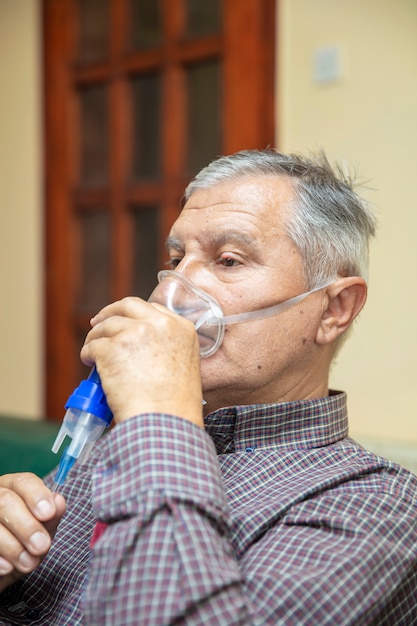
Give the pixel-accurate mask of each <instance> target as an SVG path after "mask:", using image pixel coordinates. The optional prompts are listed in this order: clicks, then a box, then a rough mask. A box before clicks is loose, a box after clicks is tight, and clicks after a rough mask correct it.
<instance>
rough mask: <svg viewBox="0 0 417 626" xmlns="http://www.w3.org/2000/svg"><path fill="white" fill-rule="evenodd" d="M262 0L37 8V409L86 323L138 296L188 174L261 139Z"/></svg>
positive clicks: (267, 117)
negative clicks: (42, 315) (41, 125)
mask: <svg viewBox="0 0 417 626" xmlns="http://www.w3.org/2000/svg"><path fill="white" fill-rule="evenodd" d="M275 5H276V0H160V1H158V0H44V4H43V25H44V85H45V90H44V94H45V173H46V194H45V196H46V213H45V230H46V358H45V366H46V413H47V415H48V416H49V417H53V418H56V419H61V418H62V414H63V404H64V402H65V400H66V398H67V397H68V395H69V393H70V392H71V391H72V389H73V387H74V386H75V385H76V384H77V383H78V381H79V379H80V378H82V377H85V375H86V373H87V371H86V369H85V367H84V366H83V365H82V364H81V362H80V360H79V350H80V347H81V345H82V343H83V340H84V337H85V334H86V332H87V331H88V328H89V319H90V318H91V316H92V315H93V314H94V313H95V312H97V310H99V309H100V308H101V307H102V306H103V305H104V304H106V303H108V302H110V301H112V300H115V299H118V298H121V297H123V296H125V295H128V294H137V295H139V296H141V297H144V298H147V296H148V295H149V293H150V291H151V290H152V288H153V286H154V284H155V280H156V278H155V276H156V272H157V270H158V269H160V268H161V267H163V266H164V262H165V251H164V240H165V238H166V236H167V233H168V231H169V228H170V225H171V224H172V222H173V220H174V219H175V217H176V215H177V214H178V211H179V203H180V199H181V196H182V193H183V189H184V187H185V185H186V183H187V182H188V180H189V179H190V177H192V175H193V174H195V173H196V172H197V171H198V170H199V169H200V167H202V166H203V165H205V164H207V163H208V162H209V161H210V160H212V159H213V158H214V157H215V156H217V155H219V154H226V153H231V152H234V151H236V150H239V149H243V148H262V147H265V146H267V145H273V144H274V61H273V60H274V49H275V45H274V32H275V19H274V16H275Z"/></svg>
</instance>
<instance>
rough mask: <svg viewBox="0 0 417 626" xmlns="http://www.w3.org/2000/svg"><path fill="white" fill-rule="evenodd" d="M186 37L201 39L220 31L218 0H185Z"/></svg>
mask: <svg viewBox="0 0 417 626" xmlns="http://www.w3.org/2000/svg"><path fill="white" fill-rule="evenodd" d="M185 4H186V12H187V35H188V36H189V37H201V36H202V35H211V34H213V33H218V32H219V31H220V30H221V13H220V0H186V3H185Z"/></svg>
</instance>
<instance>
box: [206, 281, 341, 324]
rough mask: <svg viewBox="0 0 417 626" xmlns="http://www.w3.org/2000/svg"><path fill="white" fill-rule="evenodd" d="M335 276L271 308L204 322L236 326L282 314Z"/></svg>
mask: <svg viewBox="0 0 417 626" xmlns="http://www.w3.org/2000/svg"><path fill="white" fill-rule="evenodd" d="M336 279H337V276H332V277H331V278H329V279H328V280H326V281H325V282H324V283H322V284H321V285H319V286H318V287H315V288H314V289H312V290H311V291H306V293H302V294H300V295H299V296H295V297H294V298H290V299H289V300H285V301H284V302H280V303H279V304H273V305H272V306H269V307H266V308H265V309H258V310H257V311H247V312H246V313H237V314H236V315H226V316H224V317H215V316H213V315H212V316H208V317H209V319H207V320H205V321H206V322H207V324H208V325H209V326H217V325H223V324H237V323H239V322H248V321H249V320H259V319H262V318H265V317H271V316H272V315H276V314H277V313H282V312H283V311H286V310H287V309H289V308H291V307H292V306H294V305H295V304H297V303H298V302H301V300H304V298H307V296H309V295H310V294H312V293H315V292H316V291H320V289H324V287H328V286H329V285H331V284H332V283H333V282H334V281H335V280H336Z"/></svg>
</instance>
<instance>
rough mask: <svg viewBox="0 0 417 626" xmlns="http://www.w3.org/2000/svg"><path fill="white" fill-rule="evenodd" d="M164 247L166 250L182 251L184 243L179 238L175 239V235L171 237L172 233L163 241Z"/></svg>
mask: <svg viewBox="0 0 417 626" xmlns="http://www.w3.org/2000/svg"><path fill="white" fill-rule="evenodd" d="M165 248H166V249H167V250H168V251H169V250H178V251H182V250H184V245H183V244H182V242H181V241H180V240H179V239H177V237H173V236H172V235H170V236H169V237H168V238H167V240H166V242H165Z"/></svg>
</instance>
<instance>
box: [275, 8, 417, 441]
mask: <svg viewBox="0 0 417 626" xmlns="http://www.w3.org/2000/svg"><path fill="white" fill-rule="evenodd" d="M279 4H280V12H279V16H278V40H279V42H280V45H279V56H278V58H279V72H278V76H279V80H278V85H277V93H278V98H277V102H278V104H279V107H278V112H279V124H278V127H279V142H278V143H279V146H280V148H281V149H283V150H284V151H289V150H291V151H305V150H308V149H314V148H316V147H318V146H323V147H324V148H325V149H326V150H327V152H328V154H329V155H330V156H331V158H337V159H341V160H345V161H347V162H350V163H352V164H353V165H354V166H357V167H358V169H359V171H360V173H361V175H362V177H363V178H365V179H368V180H369V181H370V182H369V185H370V186H371V187H373V189H374V190H373V191H372V190H371V191H369V192H368V193H367V194H366V197H367V198H368V199H369V200H371V201H372V203H373V204H374V205H375V207H376V211H377V214H378V217H379V221H380V226H379V232H378V236H377V240H376V241H375V242H374V244H373V246H372V249H371V272H370V292H369V299H368V303H367V308H366V310H365V311H364V312H363V313H362V315H361V317H360V319H359V321H358V323H357V326H356V328H355V332H354V335H353V336H352V338H351V339H350V340H349V343H348V344H347V345H346V347H345V348H344V349H343V351H342V352H341V354H340V357H339V360H338V363H337V365H336V367H335V369H334V372H333V376H332V385H333V386H334V387H337V388H343V389H346V390H347V391H348V393H349V408H350V421H351V432H352V434H353V435H354V436H356V437H358V438H359V439H362V440H368V439H374V440H378V439H380V440H388V441H391V442H400V443H408V444H416V443H417V408H416V407H417V365H416V353H417V324H416V317H417V290H416V286H417V285H416V270H417V245H416V237H417V186H416V179H417V175H416V165H417V160H416V154H417V123H416V115H417V2H416V0H314V1H313V0H280V3H279ZM332 46H336V48H337V49H338V51H339V54H340V78H338V79H336V80H334V81H332V82H329V83H318V82H316V81H315V80H314V58H315V53H316V51H317V50H318V49H321V48H323V47H324V48H326V47H332Z"/></svg>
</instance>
